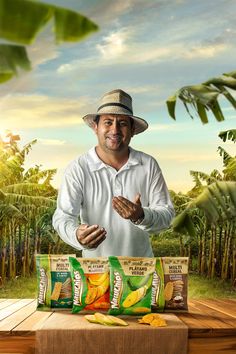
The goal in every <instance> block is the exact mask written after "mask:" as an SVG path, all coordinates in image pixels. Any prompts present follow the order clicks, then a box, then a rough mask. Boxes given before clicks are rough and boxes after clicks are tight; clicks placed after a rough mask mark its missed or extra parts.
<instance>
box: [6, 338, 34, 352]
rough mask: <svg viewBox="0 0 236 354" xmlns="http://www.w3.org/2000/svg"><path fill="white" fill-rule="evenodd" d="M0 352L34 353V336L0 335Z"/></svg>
mask: <svg viewBox="0 0 236 354" xmlns="http://www.w3.org/2000/svg"><path fill="white" fill-rule="evenodd" d="M0 354H35V336H27V337H26V336H25V337H24V336H9V335H8V336H4V337H0Z"/></svg>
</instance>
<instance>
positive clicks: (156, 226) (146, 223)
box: [137, 170, 175, 233]
mask: <svg viewBox="0 0 236 354" xmlns="http://www.w3.org/2000/svg"><path fill="white" fill-rule="evenodd" d="M143 211H144V219H143V221H142V222H141V223H140V224H139V225H137V227H139V228H140V229H142V230H144V231H147V232H148V233H155V232H159V231H161V230H163V229H166V228H168V227H169V226H170V223H171V220H172V219H173V217H174V215H175V211H174V207H173V204H172V202H171V199H170V195H169V191H168V189H167V186H166V183H165V180H164V177H163V175H162V172H161V170H159V171H158V173H157V174H156V176H155V177H154V178H153V180H152V181H151V183H150V191H149V205H148V207H143Z"/></svg>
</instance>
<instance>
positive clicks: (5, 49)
mask: <svg viewBox="0 0 236 354" xmlns="http://www.w3.org/2000/svg"><path fill="white" fill-rule="evenodd" d="M18 68H21V69H24V70H30V69H31V66H30V61H29V58H28V56H27V52H26V49H25V48H24V47H22V46H18V45H7V44H0V83H3V82H5V81H8V80H10V79H11V78H12V77H13V76H15V75H17V74H18Z"/></svg>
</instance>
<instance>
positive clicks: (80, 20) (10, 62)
mask: <svg viewBox="0 0 236 354" xmlns="http://www.w3.org/2000/svg"><path fill="white" fill-rule="evenodd" d="M52 19H53V32H54V33H55V41H56V43H57V44H60V43H62V42H75V41H79V40H81V39H83V38H84V37H85V36H87V35H88V34H90V33H91V32H94V31H97V30H98V26H97V25H96V24H95V23H94V22H93V21H91V20H90V19H88V18H87V17H85V16H83V15H81V14H80V13H77V12H75V11H72V10H69V9H65V8H62V7H58V6H54V5H49V4H44V3H41V2H38V1H36V0H35V1H28V0H0V38H2V39H4V40H5V41H7V43H1V44H0V83H4V82H6V81H8V80H10V79H11V78H13V77H14V76H16V75H17V73H18V69H19V68H21V69H24V70H30V69H31V63H30V59H29V57H28V54H27V48H26V47H25V46H27V45H30V44H32V43H34V41H35V39H36V36H37V35H38V33H39V32H40V31H42V29H43V28H44V27H45V26H46V24H47V23H48V22H49V21H50V20H52ZM9 42H12V43H11V44H10V43H9Z"/></svg>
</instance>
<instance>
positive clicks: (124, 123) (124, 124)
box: [120, 121, 128, 127]
mask: <svg viewBox="0 0 236 354" xmlns="http://www.w3.org/2000/svg"><path fill="white" fill-rule="evenodd" d="M127 125H128V123H127V122H125V121H124V122H120V126H121V127H127Z"/></svg>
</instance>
